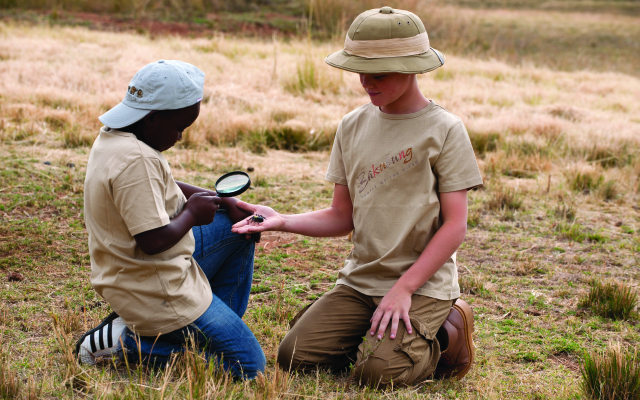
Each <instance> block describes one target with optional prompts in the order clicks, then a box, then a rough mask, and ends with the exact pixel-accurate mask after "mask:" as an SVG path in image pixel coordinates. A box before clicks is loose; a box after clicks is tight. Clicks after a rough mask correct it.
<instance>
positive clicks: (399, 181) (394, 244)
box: [325, 102, 482, 300]
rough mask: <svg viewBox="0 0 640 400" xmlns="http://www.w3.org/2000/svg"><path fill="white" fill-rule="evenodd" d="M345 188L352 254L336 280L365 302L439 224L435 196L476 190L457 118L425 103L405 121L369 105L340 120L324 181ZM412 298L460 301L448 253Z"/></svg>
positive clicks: (476, 175)
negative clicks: (350, 210) (350, 218)
mask: <svg viewBox="0 0 640 400" xmlns="http://www.w3.org/2000/svg"><path fill="white" fill-rule="evenodd" d="M325 179H327V180H328V181H330V182H334V183H338V184H341V185H347V186H348V188H349V193H350V195H351V201H352V203H353V223H354V231H353V245H354V247H353V251H352V252H351V254H350V255H349V257H348V258H347V260H346V261H345V265H344V268H343V269H342V270H341V271H340V273H339V275H338V284H344V285H349V286H351V287H353V288H354V289H356V290H358V291H359V292H361V293H363V294H366V295H369V296H384V295H385V294H387V292H388V291H389V289H391V287H392V286H393V285H394V284H395V282H396V281H397V280H398V279H399V278H400V276H402V274H404V272H405V271H407V270H408V269H409V268H410V267H411V266H412V265H413V263H414V262H415V261H416V260H417V259H418V257H419V256H420V254H422V252H423V250H424V249H425V248H426V246H427V244H428V243H429V241H430V240H431V238H432V237H433V235H435V233H436V231H437V230H438V229H439V228H440V226H441V225H442V220H441V218H440V201H439V198H438V193H439V192H454V191H457V190H462V189H470V188H473V187H476V186H479V185H482V177H481V175H480V171H479V169H478V164H477V163H476V159H475V155H474V153H473V148H472V147H471V142H470V140H469V136H468V134H467V131H466V129H465V127H464V124H463V123H462V121H461V120H460V118H458V117H456V116H455V115H453V114H451V113H450V112H448V111H447V110H445V109H444V108H442V107H440V106H438V105H436V104H435V103H433V102H431V103H430V104H429V105H428V106H427V107H426V108H424V109H422V110H420V111H418V112H415V113H412V114H402V115H397V114H393V115H391V114H385V113H383V112H382V111H380V110H379V109H378V107H375V106H374V105H373V104H371V103H369V104H367V105H364V106H362V107H360V108H358V109H356V110H354V111H352V112H351V113H349V114H347V115H346V116H345V117H344V118H343V119H342V122H341V123H340V125H339V126H338V131H337V133H336V138H335V142H334V144H333V150H332V151H331V160H330V162H329V168H328V170H327V174H326V176H325ZM415 293H416V294H419V295H424V296H429V297H433V298H436V299H441V300H451V299H455V298H458V297H459V296H460V287H459V286H458V271H457V268H456V264H455V254H454V255H453V256H452V257H451V258H450V259H449V260H448V261H447V262H446V263H445V264H444V265H443V266H442V268H440V269H439V270H438V271H437V272H436V273H435V274H434V275H433V276H432V277H431V279H429V280H428V281H427V282H426V283H425V284H424V285H423V286H422V287H420V288H419V289H418V290H417V291H416V292H415Z"/></svg>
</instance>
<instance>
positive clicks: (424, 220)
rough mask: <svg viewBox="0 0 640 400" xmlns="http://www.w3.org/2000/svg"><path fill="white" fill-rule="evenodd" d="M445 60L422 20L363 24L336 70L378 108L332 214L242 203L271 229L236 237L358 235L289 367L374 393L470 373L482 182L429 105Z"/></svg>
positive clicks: (282, 354)
mask: <svg viewBox="0 0 640 400" xmlns="http://www.w3.org/2000/svg"><path fill="white" fill-rule="evenodd" d="M444 61H445V57H444V55H443V54H442V53H440V52H439V51H437V50H435V49H433V48H432V47H431V46H430V44H429V38H428V35H427V32H426V30H425V28H424V25H423V24H422V21H420V19H419V18H418V17H417V16H416V15H414V14H413V13H411V12H408V11H404V10H396V9H392V8H390V7H383V8H380V9H374V10H369V11H366V12H364V13H362V14H360V15H359V16H358V17H357V18H356V19H355V21H354V22H353V24H352V25H351V27H350V28H349V31H348V33H347V37H346V39H345V45H344V49H343V50H341V51H338V52H336V53H333V54H331V55H329V56H328V57H327V59H326V62H327V64H329V65H331V66H333V67H336V68H341V69H344V70H347V71H351V72H355V73H358V74H359V75H360V82H361V84H362V86H363V88H364V89H365V90H366V92H367V93H368V94H369V97H370V99H371V103H369V104H366V105H364V106H362V107H360V108H358V109H356V110H354V111H352V112H350V113H349V114H347V115H346V116H345V117H344V118H343V119H342V122H341V123H340V125H339V126H338V131H337V133H336V138H335V142H334V145H333V150H332V152H331V158H330V162H329V167H328V170H327V173H326V176H325V179H327V180H329V181H330V182H333V183H335V191H334V196H333V202H332V205H331V207H330V208H327V209H324V210H320V211H314V212H310V213H306V214H301V215H281V214H278V213H276V212H275V211H273V210H272V209H270V208H268V207H263V206H253V205H248V204H246V203H238V205H239V207H241V208H245V209H247V210H249V211H252V212H256V213H259V214H261V215H263V216H264V217H265V218H266V219H265V221H264V222H262V223H260V224H255V223H250V222H247V221H241V222H239V223H237V224H235V225H234V231H235V232H238V233H247V232H256V231H261V230H283V231H289V232H295V233H300V234H306V235H310V236H340V235H346V234H347V233H349V232H350V231H352V230H353V251H352V252H351V254H350V255H349V256H348V258H347V260H346V261H345V265H344V268H343V269H342V270H341V271H340V272H339V276H338V281H337V285H336V286H335V288H334V289H332V290H331V291H329V292H328V293H326V294H325V295H323V296H322V297H321V298H320V299H318V300H317V301H316V302H315V303H313V304H312V305H311V306H310V307H308V308H306V309H305V310H303V311H302V312H301V313H299V314H298V315H297V316H296V317H295V318H294V320H293V321H292V322H291V330H290V331H289V332H288V333H287V335H286V336H285V338H284V339H283V341H282V343H281V344H280V347H279V349H278V363H279V365H280V366H281V367H282V368H285V369H288V368H293V369H302V370H313V369H315V368H317V367H327V368H332V369H342V368H345V367H348V366H349V365H353V366H354V368H353V375H352V376H353V377H354V378H355V379H357V380H358V381H359V382H360V383H361V384H367V385H370V386H374V387H378V386H385V385H387V384H389V383H391V382H393V384H394V385H414V384H417V383H419V382H421V381H423V380H425V379H428V378H429V377H431V376H432V375H435V376H436V377H438V378H441V377H457V378H458V379H459V378H462V377H463V376H464V375H465V374H466V373H467V372H468V370H469V368H470V366H471V363H472V361H473V356H474V348H473V342H472V338H471V334H472V331H473V313H472V311H471V308H470V307H469V305H468V304H466V303H465V302H464V301H461V300H458V301H457V302H456V299H458V297H459V296H460V288H459V286H458V276H457V268H456V263H455V252H456V250H457V248H458V247H459V246H460V244H461V243H462V241H463V239H464V236H465V233H466V227H467V190H469V189H471V188H474V187H477V186H480V185H482V178H481V176H480V171H479V170H478V166H477V163H476V159H475V156H474V152H473V149H472V147H471V142H470V140H469V137H468V134H467V132H466V130H465V127H464V125H463V123H462V121H461V120H460V118H458V117H456V116H455V115H453V114H451V113H450V112H448V111H447V110H445V109H444V108H442V107H440V106H438V105H436V104H435V103H434V102H433V101H431V100H428V99H427V98H425V97H424V96H423V94H422V93H421V92H420V90H419V88H418V83H417V79H416V74H419V73H424V72H428V71H432V70H434V69H436V68H438V67H440V66H442V65H443V64H444ZM363 337H364V340H363ZM441 354H442V356H441Z"/></svg>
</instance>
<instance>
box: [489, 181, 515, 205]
mask: <svg viewBox="0 0 640 400" xmlns="http://www.w3.org/2000/svg"><path fill="white" fill-rule="evenodd" d="M486 204H487V207H488V208H489V209H490V210H500V211H502V210H511V211H513V210H518V209H520V208H521V207H522V198H521V196H520V194H519V193H518V192H517V191H516V190H515V189H511V188H506V187H504V186H501V185H499V186H497V187H495V188H493V190H492V191H491V195H490V197H489V199H488V200H487V203H486Z"/></svg>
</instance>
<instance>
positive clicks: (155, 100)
mask: <svg viewBox="0 0 640 400" xmlns="http://www.w3.org/2000/svg"><path fill="white" fill-rule="evenodd" d="M203 91H204V72H202V71H200V70H199V69H198V68H196V67H195V66H193V65H191V64H189V63H186V62H182V61H176V60H160V61H157V62H153V63H151V64H147V65H146V66H145V67H144V68H142V69H141V70H140V71H138V72H137V73H136V74H135V76H134V77H133V79H131V82H129V87H128V88H127V94H125V96H124V100H122V102H121V103H120V104H118V105H117V106H115V107H113V108H112V109H111V110H109V111H107V112H106V113H104V114H102V115H101V116H100V117H99V119H100V122H102V123H103V124H105V125H106V126H108V127H109V128H113V129H119V128H123V127H125V126H129V125H131V124H133V123H135V122H137V121H139V120H141V119H142V118H144V116H145V115H147V114H149V113H150V112H151V111H153V110H177V109H180V108H185V107H189V106H191V105H194V104H195V103H197V102H198V101H200V100H202V93H203Z"/></svg>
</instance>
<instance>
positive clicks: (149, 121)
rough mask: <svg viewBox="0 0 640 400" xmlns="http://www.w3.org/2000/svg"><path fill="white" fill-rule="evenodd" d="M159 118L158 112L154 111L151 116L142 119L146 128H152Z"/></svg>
mask: <svg viewBox="0 0 640 400" xmlns="http://www.w3.org/2000/svg"><path fill="white" fill-rule="evenodd" d="M157 117H158V112H157V111H156V110H153V111H151V112H150V113H149V114H147V115H145V116H144V118H142V121H143V122H144V124H145V125H146V126H152V125H153V124H154V123H155V122H156V118H157Z"/></svg>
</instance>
